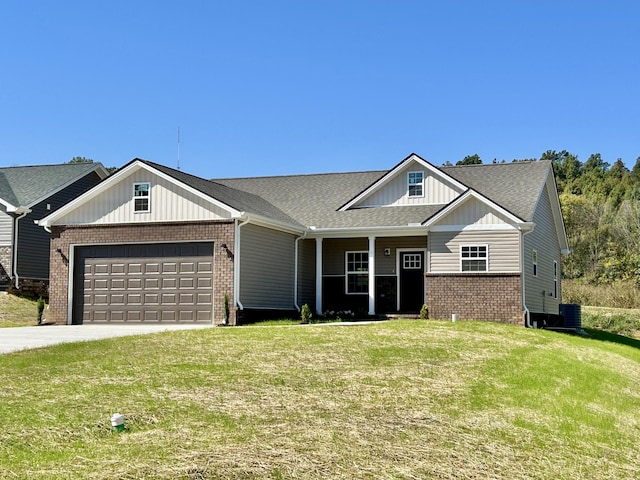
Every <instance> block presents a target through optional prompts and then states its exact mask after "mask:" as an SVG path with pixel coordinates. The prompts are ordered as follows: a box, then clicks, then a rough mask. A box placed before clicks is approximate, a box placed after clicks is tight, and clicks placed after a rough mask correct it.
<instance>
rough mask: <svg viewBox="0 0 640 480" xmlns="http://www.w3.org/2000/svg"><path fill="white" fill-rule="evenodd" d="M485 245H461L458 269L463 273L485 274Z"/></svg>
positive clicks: (486, 264)
mask: <svg viewBox="0 0 640 480" xmlns="http://www.w3.org/2000/svg"><path fill="white" fill-rule="evenodd" d="M488 253H489V248H488V247H487V245H462V246H461V247H460V269H461V270H462V271H463V272H486V271H488V270H489V269H488V266H489V255H488Z"/></svg>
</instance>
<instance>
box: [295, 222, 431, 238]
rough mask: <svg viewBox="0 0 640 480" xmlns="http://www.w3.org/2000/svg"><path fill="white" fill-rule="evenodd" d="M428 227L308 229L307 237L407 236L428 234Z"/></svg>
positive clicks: (415, 225) (417, 225)
mask: <svg viewBox="0 0 640 480" xmlns="http://www.w3.org/2000/svg"><path fill="white" fill-rule="evenodd" d="M427 233H428V229H427V228H426V227H424V226H423V225H419V224H412V225H403V226H378V227H340V228H317V227H313V226H311V227H309V228H308V229H307V238H345V237H350V238H353V237H371V236H373V237H406V236H420V235H426V234H427Z"/></svg>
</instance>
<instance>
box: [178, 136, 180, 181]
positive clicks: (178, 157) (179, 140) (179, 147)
mask: <svg viewBox="0 0 640 480" xmlns="http://www.w3.org/2000/svg"><path fill="white" fill-rule="evenodd" d="M178 170H180V125H178Z"/></svg>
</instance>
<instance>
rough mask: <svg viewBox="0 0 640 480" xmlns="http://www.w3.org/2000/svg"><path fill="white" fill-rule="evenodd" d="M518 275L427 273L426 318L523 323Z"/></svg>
mask: <svg viewBox="0 0 640 480" xmlns="http://www.w3.org/2000/svg"><path fill="white" fill-rule="evenodd" d="M521 303H522V297H521V288H520V274H487V273H478V274H468V273H465V274H427V275H426V304H427V306H428V307H429V318H433V319H440V320H450V319H451V314H453V313H455V314H456V316H457V318H458V319H460V320H490V321H493V322H503V323H512V324H516V325H520V324H523V323H524V316H523V311H522V307H521Z"/></svg>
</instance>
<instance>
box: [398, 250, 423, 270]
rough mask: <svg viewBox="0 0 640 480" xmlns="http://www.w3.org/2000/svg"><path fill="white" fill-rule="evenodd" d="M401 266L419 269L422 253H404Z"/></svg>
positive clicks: (420, 267) (408, 268)
mask: <svg viewBox="0 0 640 480" xmlns="http://www.w3.org/2000/svg"><path fill="white" fill-rule="evenodd" d="M402 267H403V268H404V269H405V270H421V269H422V255H420V254H419V253H405V254H404V255H402Z"/></svg>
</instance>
